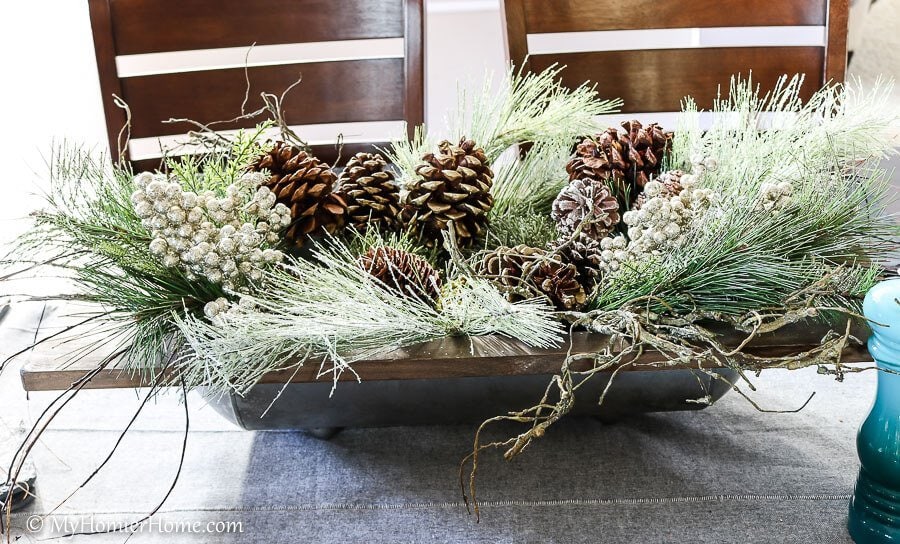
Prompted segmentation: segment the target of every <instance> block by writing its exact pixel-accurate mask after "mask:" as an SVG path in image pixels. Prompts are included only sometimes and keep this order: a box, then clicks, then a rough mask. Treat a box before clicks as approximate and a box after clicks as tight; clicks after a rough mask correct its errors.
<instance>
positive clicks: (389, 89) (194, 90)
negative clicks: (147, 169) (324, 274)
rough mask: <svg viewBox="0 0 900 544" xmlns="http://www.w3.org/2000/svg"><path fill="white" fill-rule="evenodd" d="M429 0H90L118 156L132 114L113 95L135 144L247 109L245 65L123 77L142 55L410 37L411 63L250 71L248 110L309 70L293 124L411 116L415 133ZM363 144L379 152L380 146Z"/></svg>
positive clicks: (421, 104) (294, 102)
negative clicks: (130, 58)
mask: <svg viewBox="0 0 900 544" xmlns="http://www.w3.org/2000/svg"><path fill="white" fill-rule="evenodd" d="M423 2H424V0H217V1H212V0H191V1H188V2H160V1H157V0H89V5H90V14H91V25H92V28H93V30H94V43H95V49H96V55H97V67H98V71H99V74H100V81H101V91H102V100H103V106H104V111H105V114H106V125H107V133H108V137H109V142H110V149H111V151H112V154H113V157H114V159H116V160H118V158H119V157H118V155H117V153H116V151H117V143H116V142H117V135H118V133H119V131H120V130H121V129H122V127H123V126H124V124H125V114H124V112H123V111H122V110H120V109H119V108H117V107H116V106H115V105H114V104H113V100H112V94H113V93H115V94H116V95H118V96H120V97H122V98H123V99H124V100H125V101H126V102H127V103H128V105H129V106H130V108H131V111H132V113H133V119H132V130H131V136H132V137H134V138H141V137H156V136H164V135H171V134H180V133H184V132H186V131H187V130H188V129H189V128H190V127H189V126H188V125H186V124H182V125H164V124H163V123H162V121H163V120H166V119H169V118H173V117H175V118H179V117H182V118H189V119H193V120H195V121H199V122H210V121H221V120H226V119H232V118H233V117H235V116H237V115H239V114H240V113H241V103H242V102H243V99H244V93H245V87H246V80H245V78H244V70H243V69H225V70H206V71H202V72H185V73H180V74H161V75H153V76H139V77H131V78H119V76H118V73H117V71H116V57H117V56H119V55H130V54H139V53H151V52H163V51H181V50H194V49H216V48H223V47H247V46H250V44H252V43H256V44H259V45H265V44H278V43H304V42H318V41H333V40H351V39H363V38H395V37H405V39H404V44H405V45H404V58H402V59H376V60H356V61H354V60H350V61H337V62H328V63H325V62H323V63H307V64H293V65H280V66H264V67H254V68H250V70H249V75H250V82H251V84H252V88H251V90H250V93H249V96H250V100H251V102H250V103H249V104H248V111H252V110H253V109H255V108H256V107H258V106H260V105H261V103H260V100H259V93H260V92H261V91H266V92H270V93H274V94H280V93H281V92H283V91H284V90H285V89H286V88H287V87H288V86H289V85H290V84H292V83H293V82H294V81H295V80H296V78H297V77H298V75H299V74H300V73H302V74H303V76H304V81H303V82H302V83H301V84H300V85H299V86H297V87H296V88H295V89H294V91H292V92H291V94H289V95H288V98H287V99H286V101H285V104H284V106H285V110H286V118H287V121H288V122H289V123H290V124H295V125H305V124H316V123H341V122H356V121H382V120H405V121H407V123H408V125H409V127H410V130H412V129H413V127H415V125H418V124H421V123H422V122H423V121H424V117H425V98H424V53H423V50H424V13H423ZM255 122H256V121H255V120H244V121H242V122H234V123H230V124H221V125H217V126H216V127H215V128H217V129H231V128H243V127H248V126H252V125H253V124H254V123H255ZM301 136H302V135H301ZM335 136H337V135H335ZM376 145H382V143H381V142H377V143H376ZM354 147H355V148H358V149H363V148H369V149H370V148H371V144H370V145H368V146H366V145H354ZM324 155H325V156H324V157H323V159H325V160H328V161H329V162H332V160H333V159H334V158H335V157H336V153H334V152H333V146H326V147H325V148H324ZM139 162H140V165H138V164H134V165H133V166H134V167H135V168H139V167H140V166H144V165H153V166H155V165H157V164H158V162H159V161H139Z"/></svg>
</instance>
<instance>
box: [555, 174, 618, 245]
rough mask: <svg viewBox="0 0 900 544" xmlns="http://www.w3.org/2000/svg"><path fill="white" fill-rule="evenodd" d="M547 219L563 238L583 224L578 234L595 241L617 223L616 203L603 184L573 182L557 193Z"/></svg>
mask: <svg viewBox="0 0 900 544" xmlns="http://www.w3.org/2000/svg"><path fill="white" fill-rule="evenodd" d="M551 217H552V218H553V220H554V221H556V225H557V228H558V229H559V232H560V233H561V234H562V235H563V236H571V235H572V234H573V233H574V232H575V231H576V229H578V226H579V225H581V224H582V223H583V224H584V225H583V226H582V229H581V232H582V233H583V234H586V235H587V236H590V237H591V238H594V239H595V240H599V239H600V238H603V237H604V236H606V235H607V234H608V233H609V232H610V231H611V230H613V229H614V228H615V227H616V225H617V224H618V223H619V203H618V201H617V200H616V197H615V196H613V195H612V193H611V192H610V190H609V187H607V185H606V184H605V183H604V182H602V181H598V180H593V179H577V180H575V181H573V182H571V183H570V184H569V185H567V186H565V187H563V189H562V190H561V191H560V192H559V195H558V196H557V197H556V200H554V201H553V211H552V212H551Z"/></svg>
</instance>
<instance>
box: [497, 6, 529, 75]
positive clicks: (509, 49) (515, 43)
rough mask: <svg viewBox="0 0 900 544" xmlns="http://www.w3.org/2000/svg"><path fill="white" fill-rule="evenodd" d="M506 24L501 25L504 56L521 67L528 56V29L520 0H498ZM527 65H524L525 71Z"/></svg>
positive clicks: (523, 7)
mask: <svg viewBox="0 0 900 544" xmlns="http://www.w3.org/2000/svg"><path fill="white" fill-rule="evenodd" d="M500 1H501V3H502V7H503V14H504V16H505V17H506V24H505V25H504V27H503V30H504V38H505V45H506V57H507V58H508V59H509V60H510V61H512V63H513V64H514V65H515V66H517V67H521V66H522V64H523V62H526V57H527V56H528V32H529V31H528V29H527V27H526V24H525V6H524V5H523V2H522V0H500ZM528 69H529V67H528V66H526V67H525V70H526V71H527V70H528Z"/></svg>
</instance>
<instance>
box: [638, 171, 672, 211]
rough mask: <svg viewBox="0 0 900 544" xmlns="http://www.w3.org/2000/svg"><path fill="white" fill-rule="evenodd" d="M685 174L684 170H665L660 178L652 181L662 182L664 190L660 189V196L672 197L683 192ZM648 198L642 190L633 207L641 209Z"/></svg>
mask: <svg viewBox="0 0 900 544" xmlns="http://www.w3.org/2000/svg"><path fill="white" fill-rule="evenodd" d="M683 175H684V172H682V171H681V170H670V171H668V172H663V173H662V174H660V175H659V177H658V178H656V179H653V180H651V181H658V182H660V183H661V184H662V190H660V193H659V194H660V196H664V197H670V196H678V195H679V194H681V190H682V189H683V187H682V186H681V176H683ZM647 200H648V198H647V195H646V193H644V192H643V191H641V194H639V195H638V197H637V200H635V201H634V204H633V205H632V209H634V210H640V209H641V206H643V205H644V203H645V202H647Z"/></svg>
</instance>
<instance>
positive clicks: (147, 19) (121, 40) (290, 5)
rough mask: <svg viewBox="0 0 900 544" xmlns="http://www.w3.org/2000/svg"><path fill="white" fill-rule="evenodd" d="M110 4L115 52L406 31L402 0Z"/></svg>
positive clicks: (136, 0)
mask: <svg viewBox="0 0 900 544" xmlns="http://www.w3.org/2000/svg"><path fill="white" fill-rule="evenodd" d="M109 4H110V8H111V12H112V20H113V21H115V24H114V25H113V29H114V33H115V41H116V50H117V53H118V54H119V55H132V54H138V53H158V52H163V51H184V50H191V49H214V48H220V47H246V46H249V45H250V44H251V43H254V42H256V43H257V44H259V45H267V44H279V43H307V42H322V41H333V40H354V39H364V38H396V37H402V36H403V34H404V27H403V16H404V15H403V13H404V8H403V0H217V1H216V2H197V1H186V2H184V1H183V2H162V1H160V0H109ZM337 14H340V16H337Z"/></svg>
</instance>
